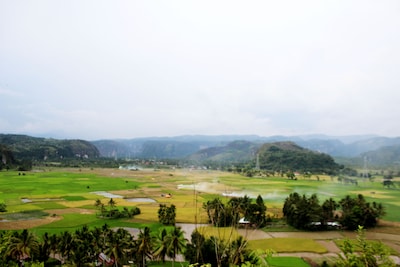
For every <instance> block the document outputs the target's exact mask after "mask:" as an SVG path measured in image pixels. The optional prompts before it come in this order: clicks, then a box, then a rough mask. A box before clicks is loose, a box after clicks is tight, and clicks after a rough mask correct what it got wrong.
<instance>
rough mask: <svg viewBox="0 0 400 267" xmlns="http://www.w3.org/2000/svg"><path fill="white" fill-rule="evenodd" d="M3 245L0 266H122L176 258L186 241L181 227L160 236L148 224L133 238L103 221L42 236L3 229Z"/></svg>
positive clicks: (27, 231)
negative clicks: (94, 224)
mask: <svg viewBox="0 0 400 267" xmlns="http://www.w3.org/2000/svg"><path fill="white" fill-rule="evenodd" d="M0 244H1V245H0V266H15V265H16V264H17V265H18V266H24V265H25V262H30V263H35V262H36V263H47V264H46V266H52V265H58V264H60V263H61V264H70V265H73V266H86V264H88V263H90V264H95V265H97V266H98V264H99V265H102V264H103V263H104V264H105V265H108V266H111V265H112V266H121V265H123V264H128V263H129V262H134V263H135V264H136V266H140V267H144V266H146V262H147V261H148V260H150V259H153V260H160V261H165V258H166V257H167V256H168V257H169V258H171V259H172V260H173V261H175V258H176V256H177V255H178V254H180V253H182V251H183V249H184V247H185V246H186V240H185V239H184V236H183V231H182V230H181V229H180V228H178V227H173V228H170V229H165V228H162V229H160V230H159V233H158V234H157V235H153V234H152V233H151V230H150V228H149V227H145V228H143V229H141V230H140V232H139V234H138V235H137V237H136V238H134V236H133V235H131V234H130V233H129V232H128V231H127V230H125V229H123V228H118V229H117V230H113V229H111V228H110V227H109V226H108V225H107V224H104V225H103V226H102V227H95V228H93V229H89V228H88V227H87V226H83V227H81V228H80V229H77V230H76V231H75V232H73V233H71V232H68V231H64V232H62V233H60V234H52V235H49V234H48V233H45V234H44V235H43V236H42V238H40V239H39V238H38V237H37V236H36V235H34V234H33V233H32V232H30V231H29V230H23V231H3V232H0ZM55 259H57V260H55ZM52 263H53V264H52Z"/></svg>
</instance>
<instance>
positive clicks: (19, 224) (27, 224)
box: [0, 216, 62, 230]
mask: <svg viewBox="0 0 400 267" xmlns="http://www.w3.org/2000/svg"><path fill="white" fill-rule="evenodd" d="M61 219H62V217H60V216H49V217H46V218H43V219H31V220H19V221H7V222H0V229H1V230H20V229H29V228H33V227H38V226H41V225H45V224H49V223H52V222H55V221H58V220H61Z"/></svg>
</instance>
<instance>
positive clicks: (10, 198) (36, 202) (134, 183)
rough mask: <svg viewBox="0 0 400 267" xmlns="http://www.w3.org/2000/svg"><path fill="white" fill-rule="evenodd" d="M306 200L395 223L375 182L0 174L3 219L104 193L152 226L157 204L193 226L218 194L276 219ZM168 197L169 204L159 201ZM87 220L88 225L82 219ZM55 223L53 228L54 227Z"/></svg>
mask: <svg viewBox="0 0 400 267" xmlns="http://www.w3.org/2000/svg"><path fill="white" fill-rule="evenodd" d="M295 191H296V192H298V193H300V194H307V195H311V194H313V193H316V194H318V197H319V199H320V201H321V202H322V201H324V199H326V198H330V197H332V198H334V199H335V200H340V199H341V198H343V197H344V196H346V195H347V194H352V195H356V194H363V195H364V196H365V197H366V198H367V200H368V201H377V202H380V203H383V204H384V206H385V208H386V211H387V213H386V215H385V217H384V218H383V219H384V220H388V221H393V222H400V213H398V212H397V210H398V209H399V206H400V197H399V192H400V191H399V190H395V189H391V190H388V189H385V188H383V186H382V184H381V182H380V181H377V179H376V181H375V182H369V181H365V182H359V183H358V185H357V186H355V185H344V184H341V183H339V182H337V180H336V178H334V177H333V178H332V177H328V176H322V175H320V176H319V181H318V180H317V179H316V178H313V177H312V178H308V179H301V178H300V179H298V180H288V179H286V178H282V177H268V178H266V177H264V178H248V177H243V176H240V175H238V174H232V173H226V172H217V171H188V170H179V171H178V170H171V171H156V172H155V171H152V170H148V171H146V170H145V171H125V170H117V169H98V170H77V169H70V170H62V169H60V170H57V169H54V170H50V171H40V172H39V171H36V172H27V173H24V175H20V173H19V172H13V171H2V172H0V202H4V203H6V205H7V212H6V213H3V214H0V216H1V217H5V218H6V219H7V216H8V215H9V214H13V213H20V212H22V211H50V212H51V211H52V210H60V209H68V208H82V209H89V210H93V211H95V210H94V209H95V207H94V201H95V200H96V199H101V200H102V201H103V202H107V201H108V200H109V197H104V196H101V195H97V194H95V193H94V192H107V193H112V194H114V195H118V196H119V197H116V198H114V200H116V202H117V205H118V206H128V207H129V206H138V207H139V208H140V209H141V210H142V214H140V215H139V216H137V217H136V220H141V221H148V222H154V221H157V209H158V205H159V203H165V204H170V203H173V204H174V205H176V207H177V221H178V222H188V223H194V222H195V219H194V218H195V217H196V218H197V222H203V223H204V222H206V220H207V218H206V215H205V213H204V211H203V209H202V203H204V202H206V201H207V200H210V199H213V198H215V197H220V198H222V199H225V198H226V197H224V196H223V194H228V195H229V194H231V195H245V194H246V195H248V196H250V197H253V198H255V197H256V196H257V195H261V196H262V197H263V199H264V202H265V204H266V206H267V207H268V211H269V212H270V214H271V215H273V216H280V215H281V214H280V212H281V208H282V205H283V202H284V200H285V198H286V197H287V196H288V195H289V194H290V193H292V192H295ZM168 193H170V194H172V197H171V198H165V197H162V195H164V194H168ZM138 197H140V198H151V199H153V200H154V201H155V202H153V203H146V202H129V201H127V200H128V199H129V198H138ZM70 216H71V215H69V216H65V218H64V225H70V226H71V227H72V226H73V225H74V224H73V221H74V219H69V217H70ZM85 217H92V218H91V219H84V218H85ZM80 218H82V219H81V221H87V222H88V223H95V221H96V220H97V219H96V216H95V215H94V214H92V215H90V216H89V215H85V216H83V215H82V216H80ZM60 223H61V222H57V224H60Z"/></svg>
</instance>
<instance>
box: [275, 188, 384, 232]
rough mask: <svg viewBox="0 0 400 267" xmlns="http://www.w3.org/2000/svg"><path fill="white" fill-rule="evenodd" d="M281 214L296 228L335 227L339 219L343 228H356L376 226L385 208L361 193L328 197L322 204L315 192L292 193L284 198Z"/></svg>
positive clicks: (320, 228) (317, 228)
mask: <svg viewBox="0 0 400 267" xmlns="http://www.w3.org/2000/svg"><path fill="white" fill-rule="evenodd" d="M338 208H341V210H339V211H340V212H337V209H338ZM283 215H284V216H285V218H286V221H287V223H288V224H289V225H291V226H293V227H295V228H298V229H307V230H322V229H327V228H329V227H332V228H337V227H339V224H338V223H337V222H340V224H341V226H343V227H344V228H346V229H352V230H355V229H357V227H358V226H363V227H365V228H371V227H375V226H376V225H377V223H378V219H379V218H380V217H382V216H383V215H384V208H383V206H382V204H378V203H376V202H373V203H372V204H371V203H369V202H367V201H366V200H365V198H364V197H363V196H362V195H358V196H357V197H354V198H352V197H351V196H346V197H345V198H343V199H342V200H340V201H339V203H337V202H336V201H335V200H333V199H332V198H329V199H327V200H325V201H324V203H323V204H322V205H321V204H320V203H319V199H318V197H317V195H316V194H313V195H312V196H310V197H307V196H306V195H303V196H300V195H299V194H298V193H296V192H295V193H292V194H290V195H289V196H288V197H287V198H286V200H285V203H284V206H283Z"/></svg>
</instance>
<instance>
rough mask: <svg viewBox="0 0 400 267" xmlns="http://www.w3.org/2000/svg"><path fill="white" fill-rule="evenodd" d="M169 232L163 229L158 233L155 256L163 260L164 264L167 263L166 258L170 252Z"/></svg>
mask: <svg viewBox="0 0 400 267" xmlns="http://www.w3.org/2000/svg"><path fill="white" fill-rule="evenodd" d="M167 241H168V239H167V230H165V228H163V229H162V230H160V231H159V232H158V235H157V239H156V247H155V249H154V251H153V255H154V256H155V257H156V258H158V259H161V260H162V262H163V263H165V257H166V256H167V252H168V243H167Z"/></svg>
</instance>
